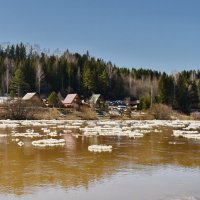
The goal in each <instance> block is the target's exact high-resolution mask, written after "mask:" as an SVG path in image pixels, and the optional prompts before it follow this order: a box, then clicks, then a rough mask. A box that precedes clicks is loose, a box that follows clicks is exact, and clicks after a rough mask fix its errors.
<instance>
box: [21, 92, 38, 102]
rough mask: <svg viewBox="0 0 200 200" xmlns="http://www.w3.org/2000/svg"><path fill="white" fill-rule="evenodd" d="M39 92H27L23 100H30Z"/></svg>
mask: <svg viewBox="0 0 200 200" xmlns="http://www.w3.org/2000/svg"><path fill="white" fill-rule="evenodd" d="M36 94H37V93H36V92H30V93H27V94H26V95H25V96H23V98H22V99H23V100H30V99H31V98H32V97H33V96H35V95H36Z"/></svg>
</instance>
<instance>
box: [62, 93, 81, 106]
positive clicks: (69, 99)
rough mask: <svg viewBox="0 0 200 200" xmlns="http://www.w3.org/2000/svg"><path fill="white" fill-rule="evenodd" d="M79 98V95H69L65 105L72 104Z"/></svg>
mask: <svg viewBox="0 0 200 200" xmlns="http://www.w3.org/2000/svg"><path fill="white" fill-rule="evenodd" d="M76 96H78V95H77V94H68V95H67V96H66V98H65V99H64V101H63V103H64V104H71V103H72V102H73V100H74V99H75V98H76Z"/></svg>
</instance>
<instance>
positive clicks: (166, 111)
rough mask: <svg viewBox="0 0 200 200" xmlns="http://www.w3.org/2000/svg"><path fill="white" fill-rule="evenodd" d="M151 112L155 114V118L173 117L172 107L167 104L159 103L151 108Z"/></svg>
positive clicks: (165, 118)
mask: <svg viewBox="0 0 200 200" xmlns="http://www.w3.org/2000/svg"><path fill="white" fill-rule="evenodd" d="M149 113H150V114H151V115H153V117H154V118H155V119H161V120H168V119H171V114H172V108H171V107H169V106H167V105H164V104H161V103H157V104H154V105H153V106H152V107H151V108H150V109H149Z"/></svg>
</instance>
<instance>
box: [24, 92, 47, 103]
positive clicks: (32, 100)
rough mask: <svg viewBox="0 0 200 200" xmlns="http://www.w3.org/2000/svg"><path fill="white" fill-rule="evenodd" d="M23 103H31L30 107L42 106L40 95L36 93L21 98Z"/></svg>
mask: <svg viewBox="0 0 200 200" xmlns="http://www.w3.org/2000/svg"><path fill="white" fill-rule="evenodd" d="M22 100H23V101H26V102H28V103H31V104H32V105H34V106H35V105H36V106H44V104H43V101H42V99H41V98H40V95H39V94H38V93H37V92H31V93H27V94H26V95H25V96H24V97H23V98H22Z"/></svg>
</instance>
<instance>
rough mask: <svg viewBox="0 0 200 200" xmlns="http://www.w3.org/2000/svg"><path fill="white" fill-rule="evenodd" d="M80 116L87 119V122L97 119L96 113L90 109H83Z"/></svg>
mask: <svg viewBox="0 0 200 200" xmlns="http://www.w3.org/2000/svg"><path fill="white" fill-rule="evenodd" d="M78 116H79V117H81V119H86V120H90V119H91V120H92V119H97V114H96V112H95V111H94V110H93V109H91V108H89V107H81V108H80V112H79V114H78Z"/></svg>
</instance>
